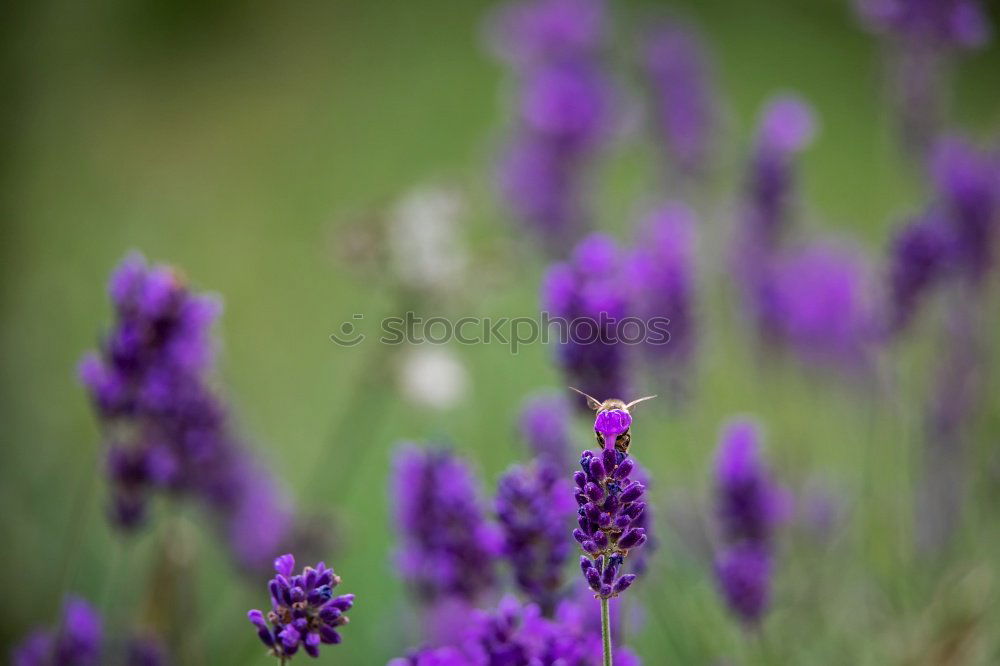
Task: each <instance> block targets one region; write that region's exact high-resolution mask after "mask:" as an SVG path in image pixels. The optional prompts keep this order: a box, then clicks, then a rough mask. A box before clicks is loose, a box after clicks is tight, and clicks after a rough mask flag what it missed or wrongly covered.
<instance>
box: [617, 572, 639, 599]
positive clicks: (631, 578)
mask: <svg viewBox="0 0 1000 666" xmlns="http://www.w3.org/2000/svg"><path fill="white" fill-rule="evenodd" d="M634 582H635V574H625V575H624V576H622V577H621V578H619V579H618V582H617V583H615V594H621V593H622V592H624V591H625V590H627V589H628V588H629V587H630V586H631V585H632V583H634Z"/></svg>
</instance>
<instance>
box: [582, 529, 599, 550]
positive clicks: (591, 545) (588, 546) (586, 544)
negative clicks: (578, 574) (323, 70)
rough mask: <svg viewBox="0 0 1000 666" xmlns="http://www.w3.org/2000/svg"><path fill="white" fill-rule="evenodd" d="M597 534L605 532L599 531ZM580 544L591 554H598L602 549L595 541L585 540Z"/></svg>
mask: <svg viewBox="0 0 1000 666" xmlns="http://www.w3.org/2000/svg"><path fill="white" fill-rule="evenodd" d="M597 534H604V533H603V532H598V533H597ZM595 538H596V535H595ZM580 546H581V547H583V549H584V550H585V551H587V552H588V553H590V554H591V555H596V554H597V553H599V552H600V550H601V549H600V548H598V547H597V544H596V543H594V542H593V541H584V542H583V543H582V544H580Z"/></svg>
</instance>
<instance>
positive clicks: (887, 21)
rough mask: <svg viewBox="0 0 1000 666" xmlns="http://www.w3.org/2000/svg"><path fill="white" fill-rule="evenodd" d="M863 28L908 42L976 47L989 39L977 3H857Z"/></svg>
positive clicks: (878, 0)
mask: <svg viewBox="0 0 1000 666" xmlns="http://www.w3.org/2000/svg"><path fill="white" fill-rule="evenodd" d="M856 4H857V7H858V11H859V14H860V16H861V19H862V20H863V21H864V23H865V25H866V26H867V27H868V28H869V29H871V30H872V31H875V32H880V33H887V34H890V35H892V36H893V37H895V38H897V39H900V40H903V41H910V42H918V43H922V44H925V45H929V46H935V47H948V46H954V47H961V48H976V47H979V46H982V45H983V44H985V43H986V42H987V41H988V40H989V37H990V25H989V21H988V19H987V16H986V13H985V12H984V11H983V8H982V5H981V4H980V2H979V0H856Z"/></svg>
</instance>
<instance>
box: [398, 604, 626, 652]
mask: <svg viewBox="0 0 1000 666" xmlns="http://www.w3.org/2000/svg"><path fill="white" fill-rule="evenodd" d="M587 620H588V616H587V614H586V613H585V611H584V609H583V608H582V607H581V606H580V605H579V604H577V603H574V602H570V601H564V602H562V603H560V604H559V606H558V607H557V608H556V611H555V614H554V616H553V617H552V618H546V617H545V616H544V615H543V614H542V613H541V610H540V609H539V607H538V606H536V605H534V604H525V605H521V604H520V603H519V602H518V601H517V600H516V599H514V598H513V597H505V598H504V599H502V600H501V601H500V603H499V605H498V607H497V609H496V610H495V611H492V612H484V611H476V612H475V613H474V614H473V617H472V621H471V622H469V623H467V624H466V626H465V628H464V629H458V630H457V631H456V632H455V633H456V634H457V635H455V636H453V640H452V641H451V643H450V644H448V645H444V646H438V647H431V648H424V649H421V650H417V651H415V652H413V653H411V654H410V655H409V656H407V657H404V658H400V659H394V660H392V661H390V662H389V665H390V666H484V665H486V664H490V665H496V666H501V665H510V666H517V665H521V664H567V665H572V666H583V665H584V664H594V663H598V662H599V660H600V658H601V641H600V634H599V633H598V632H595V631H593V630H592V628H591V627H590V626H589V623H588V621H587ZM614 659H615V663H616V664H619V665H620V666H639V665H640V663H641V662H640V661H639V659H638V658H637V657H636V656H635V655H634V654H632V653H631V652H630V651H628V650H626V649H623V648H617V649H616V650H615V652H614Z"/></svg>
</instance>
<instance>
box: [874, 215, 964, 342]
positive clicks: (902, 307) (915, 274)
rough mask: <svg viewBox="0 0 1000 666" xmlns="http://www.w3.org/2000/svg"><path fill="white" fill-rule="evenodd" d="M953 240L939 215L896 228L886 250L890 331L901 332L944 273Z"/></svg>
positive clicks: (951, 250) (927, 216)
mask: <svg viewBox="0 0 1000 666" xmlns="http://www.w3.org/2000/svg"><path fill="white" fill-rule="evenodd" d="M952 253H953V242H952V239H951V236H950V234H949V233H948V229H947V227H946V225H945V223H944V222H943V221H942V220H941V219H940V216H938V215H935V214H933V213H932V214H928V215H926V216H923V217H921V218H917V219H916V220H913V221H912V222H910V223H909V224H907V225H906V226H905V227H903V228H902V229H900V230H899V232H898V233H897V234H896V237H895V238H894V239H893V241H892V245H891V247H890V249H889V269H888V279H889V315H888V328H889V332H890V333H898V332H899V331H902V330H903V329H904V328H906V326H907V325H908V324H909V322H910V321H911V320H912V319H913V316H914V314H915V312H916V310H917V308H918V306H919V303H920V300H921V299H922V298H923V297H924V295H925V294H926V292H927V291H928V290H930V289H931V288H932V287H933V286H934V285H935V283H936V282H938V280H940V279H941V277H942V276H943V275H944V274H945V272H946V271H945V269H946V267H947V264H948V262H949V261H950V257H951V255H952Z"/></svg>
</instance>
